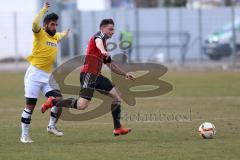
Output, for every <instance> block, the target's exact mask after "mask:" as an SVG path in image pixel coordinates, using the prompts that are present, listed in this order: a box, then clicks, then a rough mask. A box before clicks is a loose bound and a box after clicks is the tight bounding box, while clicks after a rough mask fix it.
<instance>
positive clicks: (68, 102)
mask: <svg viewBox="0 0 240 160" xmlns="http://www.w3.org/2000/svg"><path fill="white" fill-rule="evenodd" d="M55 105H56V107H65V108H74V109H77V100H76V99H74V98H68V99H62V100H59V101H57V103H55Z"/></svg>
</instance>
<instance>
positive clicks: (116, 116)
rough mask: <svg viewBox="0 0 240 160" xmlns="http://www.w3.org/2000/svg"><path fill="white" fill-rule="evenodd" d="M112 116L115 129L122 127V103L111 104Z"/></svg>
mask: <svg viewBox="0 0 240 160" xmlns="http://www.w3.org/2000/svg"><path fill="white" fill-rule="evenodd" d="M111 111H112V117H113V124H114V129H117V128H121V123H120V119H121V105H120V104H112V105H111Z"/></svg>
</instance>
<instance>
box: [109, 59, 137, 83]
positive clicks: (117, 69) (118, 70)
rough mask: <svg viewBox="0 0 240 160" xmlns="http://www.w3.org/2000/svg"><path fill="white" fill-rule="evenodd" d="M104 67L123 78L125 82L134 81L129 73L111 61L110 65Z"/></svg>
mask: <svg viewBox="0 0 240 160" xmlns="http://www.w3.org/2000/svg"><path fill="white" fill-rule="evenodd" d="M106 65H107V66H108V67H109V68H110V69H111V71H113V72H114V73H116V74H118V75H122V76H124V77H125V78H126V79H127V80H135V77H134V76H133V75H132V74H131V73H127V72H125V71H124V70H123V69H121V68H120V67H119V66H118V65H117V64H116V63H114V62H113V61H112V62H111V63H107V64H106Z"/></svg>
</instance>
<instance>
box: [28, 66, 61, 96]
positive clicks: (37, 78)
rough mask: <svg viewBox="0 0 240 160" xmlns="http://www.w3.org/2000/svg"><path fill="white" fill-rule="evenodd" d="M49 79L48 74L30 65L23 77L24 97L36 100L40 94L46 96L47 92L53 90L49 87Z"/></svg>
mask: <svg viewBox="0 0 240 160" xmlns="http://www.w3.org/2000/svg"><path fill="white" fill-rule="evenodd" d="M49 79H50V74H49V73H47V72H44V71H43V70H40V69H38V68H36V67H34V66H32V65H30V66H29V67H28V69H27V71H26V74H25V77H24V85H25V97H27V98H38V97H39V93H40V92H42V93H43V94H44V95H46V93H47V92H49V91H52V90H55V89H54V88H53V86H50V84H49ZM56 89H57V88H56Z"/></svg>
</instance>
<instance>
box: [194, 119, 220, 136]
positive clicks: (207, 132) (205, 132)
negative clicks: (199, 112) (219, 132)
mask: <svg viewBox="0 0 240 160" xmlns="http://www.w3.org/2000/svg"><path fill="white" fill-rule="evenodd" d="M198 131H199V134H200V136H201V137H202V138H204V139H211V138H213V137H214V135H215V134H216V128H215V126H214V124H212V123H210V122H204V123H202V124H201V125H200V126H199V129H198Z"/></svg>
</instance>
